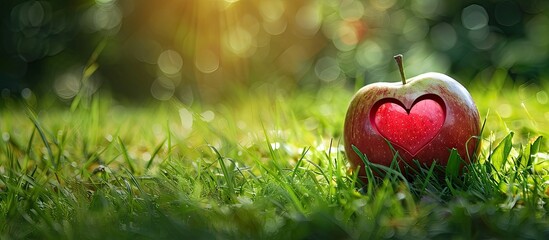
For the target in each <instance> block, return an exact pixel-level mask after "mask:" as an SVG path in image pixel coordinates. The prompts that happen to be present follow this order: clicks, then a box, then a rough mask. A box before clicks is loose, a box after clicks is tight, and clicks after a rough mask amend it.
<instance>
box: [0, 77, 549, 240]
mask: <svg viewBox="0 0 549 240" xmlns="http://www.w3.org/2000/svg"><path fill="white" fill-rule="evenodd" d="M545 80H547V79H545ZM487 82H489V84H487ZM540 82H541V83H543V82H544V81H540ZM472 83H473V84H470V85H469V86H468V88H469V90H470V91H471V93H472V95H473V98H474V99H475V101H476V103H477V105H478V108H479V111H480V113H481V116H482V120H483V121H484V120H485V121H486V122H485V128H484V132H483V135H482V139H483V143H482V149H481V153H480V157H479V160H478V161H477V162H476V163H474V164H471V165H468V166H467V169H468V171H467V172H466V173H465V174H464V175H463V176H458V177H447V178H445V179H442V178H438V177H437V176H435V175H436V172H435V171H432V168H425V169H422V171H421V172H420V173H418V175H417V177H416V178H415V179H412V180H409V181H406V180H401V179H400V178H397V177H396V176H395V175H389V176H387V177H385V178H383V179H376V180H375V181H369V182H368V184H366V185H361V184H360V183H359V182H358V180H357V177H356V176H355V175H353V174H352V173H351V171H349V169H348V168H349V165H348V163H347V161H346V157H345V153H344V152H343V146H342V145H343V143H342V128H343V119H344V116H345V111H346V109H347V104H348V102H349V101H350V99H351V97H352V94H353V91H352V89H349V87H348V86H347V87H346V86H344V85H343V83H333V84H332V85H327V86H324V87H322V88H321V89H320V90H319V91H303V90H293V91H282V90H280V91H272V89H276V88H275V87H273V86H267V87H265V88H264V89H269V90H271V91H267V90H261V89H262V88H257V89H252V90H241V92H238V91H237V92H235V94H234V97H233V98H231V99H227V101H226V102H224V103H219V104H209V105H206V104H202V105H201V104H194V105H193V106H185V105H183V104H181V103H179V102H177V101H167V102H162V103H155V104H152V103H151V104H145V105H140V106H130V105H127V104H125V105H123V104H120V103H118V102H117V101H115V100H113V99H114V98H113V97H111V95H110V94H109V93H107V92H100V93H97V94H96V95H94V96H92V97H89V98H86V97H83V98H80V101H79V102H73V103H72V105H71V106H69V105H66V106H65V105H63V104H59V103H56V102H55V101H53V100H51V101H50V100H48V99H36V98H34V97H33V96H31V97H30V98H27V99H26V100H25V101H16V100H10V99H8V98H3V99H2V100H3V106H2V108H1V109H0V133H1V134H2V141H0V214H1V215H2V217H1V218H0V238H1V239H22V238H25V239H162V238H189V239H190V238H192V239H195V238H197V239H212V238H218V239H225V238H228V239H355V238H361V239H371V238H405V239H420V238H421V239H424V238H437V239H443V238H445V239H448V238H452V239H470V238H496V239H514V238H530V239H547V238H548V237H549V218H548V216H547V211H549V153H548V150H547V149H548V143H547V141H546V139H545V138H543V137H547V136H549V135H548V134H549V107H547V106H548V105H547V93H549V87H548V86H547V85H545V86H542V85H540V84H538V85H531V84H530V85H528V84H523V83H513V82H512V81H510V80H508V79H507V78H506V76H505V75H504V74H501V73H498V72H496V74H494V75H493V76H490V77H488V79H482V78H480V77H479V79H475V80H474V81H472ZM24 102H26V103H24Z"/></svg>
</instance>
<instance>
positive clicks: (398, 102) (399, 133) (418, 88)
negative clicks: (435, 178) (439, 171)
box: [344, 55, 480, 176]
mask: <svg viewBox="0 0 549 240" xmlns="http://www.w3.org/2000/svg"><path fill="white" fill-rule="evenodd" d="M395 60H397V63H398V66H399V70H400V73H401V78H402V82H392V83H387V82H379V83H372V84H369V85H366V86H365V87H363V88H362V89H360V90H359V91H358V92H357V93H356V94H355V96H354V97H353V99H352V101H351V103H350V105H349V108H348V110H347V116H346V118H345V126H344V144H345V151H346V154H347V158H348V160H349V162H350V163H351V166H352V167H353V169H356V168H357V167H358V166H360V169H361V171H360V175H361V176H365V171H364V169H365V166H364V163H363V161H362V160H361V159H360V157H359V156H358V154H357V153H356V152H355V151H354V149H353V147H352V146H355V147H356V148H357V149H358V150H360V152H362V153H363V154H364V155H366V157H367V158H368V160H369V161H370V162H372V163H377V164H381V165H385V166H389V165H390V164H391V162H392V161H393V158H394V152H393V151H392V150H391V146H392V147H393V148H394V149H395V150H396V151H398V154H399V156H400V157H401V158H402V160H404V161H405V162H406V163H408V164H409V165H410V166H415V164H414V163H413V162H412V160H414V159H415V160H418V161H419V162H420V163H421V164H422V165H424V164H425V165H427V166H430V165H431V164H432V162H433V161H437V163H438V164H440V165H443V166H446V164H447V161H448V157H449V156H450V152H451V149H453V148H455V149H457V151H458V154H459V155H460V157H461V158H462V159H464V160H465V161H472V158H473V155H475V154H476V153H475V152H474V151H475V149H477V148H476V145H477V142H478V138H476V136H478V135H479V134H480V119H479V113H478V110H477V107H476V106H475V103H474V102H473V99H472V98H471V95H470V94H469V92H468V91H467V90H466V89H465V88H464V87H463V86H462V85H461V84H460V83H459V82H457V81H456V80H454V79H452V78H451V77H449V76H446V75H444V74H441V73H434V72H430V73H424V74H421V75H419V76H416V77H413V78H410V79H408V80H406V79H405V77H404V71H403V68H402V55H397V56H395ZM389 143H390V144H389ZM400 166H403V163H402V162H401V163H400Z"/></svg>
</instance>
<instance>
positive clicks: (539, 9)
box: [0, 0, 549, 112]
mask: <svg viewBox="0 0 549 240" xmlns="http://www.w3.org/2000/svg"><path fill="white" fill-rule="evenodd" d="M548 11H549V2H547V1H539V0H525V1H517V0H503V1H494V2H477V3H472V2H470V1H465V2H464V1H437V0H423V1H404V0H367V1H359V0H295V1H283V0H265V1H239V0H212V1H199V0H187V1H180V0H166V1H136V0H79V1H67V0H50V1H35V0H29V1H22V2H19V1H9V2H7V3H6V4H5V6H3V8H2V9H0V13H2V18H1V19H2V20H1V21H2V26H3V27H2V35H1V38H2V45H1V46H0V63H2V64H0V74H1V75H0V89H1V90H2V94H3V96H4V95H11V94H14V95H19V93H20V92H21V91H22V90H23V89H25V88H29V89H32V91H33V93H37V94H40V93H47V92H53V93H55V94H56V95H57V96H58V97H59V98H60V99H62V100H69V99H72V98H73V97H74V96H75V94H77V93H78V92H81V89H82V88H87V87H86V86H87V85H88V84H87V83H84V80H83V79H84V77H83V72H82V71H83V70H81V69H85V68H86V66H88V64H89V61H90V59H92V60H93V62H94V63H95V64H96V65H97V69H96V71H95V72H94V76H93V79H94V80H93V82H94V83H93V84H94V85H93V86H94V88H95V87H98V84H99V83H101V84H100V85H101V87H104V88H108V89H110V90H111V91H113V92H114V93H115V94H114V95H115V97H120V98H125V97H128V98H132V99H143V98H144V99H148V98H150V99H156V100H163V101H164V100H170V99H173V98H177V99H179V100H181V101H183V102H186V103H192V102H193V101H195V100H198V99H199V100H201V101H214V102H215V101H222V100H223V99H224V97H226V96H227V95H230V94H231V89H234V88H236V87H242V86H243V87H246V88H250V89H252V90H253V89H254V88H257V89H259V88H273V87H276V88H277V89H289V88H296V87H303V88H306V89H314V88H318V87H322V86H323V85H324V84H333V83H334V82H340V81H344V82H347V83H349V84H347V86H356V85H361V84H366V83H370V82H376V81H396V80H398V74H396V68H395V67H394V64H393V62H392V56H393V55H395V54H398V53H402V54H404V55H405V58H406V60H405V61H406V63H405V64H406V68H407V71H406V72H407V74H408V75H410V76H411V75H415V74H419V73H422V72H425V71H444V72H446V73H448V74H450V75H453V76H455V77H456V78H458V80H460V81H463V82H467V81H469V80H471V79H475V76H477V75H478V74H481V73H483V72H484V73H485V72H492V73H493V72H496V71H497V70H498V69H499V70H501V69H502V70H504V71H506V72H507V73H508V74H509V76H511V78H512V80H513V81H532V82H538V83H539V82H541V81H542V80H543V79H546V78H547V76H549V30H548V29H549V14H548ZM103 43H105V47H101V48H100V47H99V46H101V45H102V44H103ZM97 49H100V50H99V51H98V50H97ZM93 56H95V57H93ZM67 69H80V70H79V71H72V70H70V71H68V70H67ZM86 91H87V90H86ZM15 93H17V94H15ZM535 95H536V97H537V98H538V100H539V101H540V102H543V101H546V100H544V99H546V97H544V96H546V93H545V95H544V92H540V93H539V94H535ZM504 112H505V111H504Z"/></svg>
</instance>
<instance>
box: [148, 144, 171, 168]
mask: <svg viewBox="0 0 549 240" xmlns="http://www.w3.org/2000/svg"><path fill="white" fill-rule="evenodd" d="M166 140H167V139H166V138H165V139H164V140H162V141H161V142H160V144H158V146H156V148H155V149H154V151H153V154H152V155H151V158H150V159H149V161H148V162H147V166H145V170H149V168H151V166H152V163H153V160H154V158H155V157H156V155H158V153H159V152H160V149H162V146H163V145H164V143H165V142H166Z"/></svg>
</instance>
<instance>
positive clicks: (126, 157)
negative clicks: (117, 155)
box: [116, 136, 135, 174]
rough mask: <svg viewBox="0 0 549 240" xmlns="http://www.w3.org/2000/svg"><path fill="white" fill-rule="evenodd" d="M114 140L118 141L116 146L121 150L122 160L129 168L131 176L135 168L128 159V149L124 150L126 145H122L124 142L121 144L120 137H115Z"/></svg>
mask: <svg viewBox="0 0 549 240" xmlns="http://www.w3.org/2000/svg"><path fill="white" fill-rule="evenodd" d="M116 138H117V140H118V144H119V145H120V147H121V148H122V156H124V160H125V161H126V163H127V164H128V167H129V168H130V172H131V173H132V174H135V166H134V163H133V160H132V159H131V158H130V155H129V154H128V149H126V145H124V142H122V139H121V138H120V136H117V137H116Z"/></svg>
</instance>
